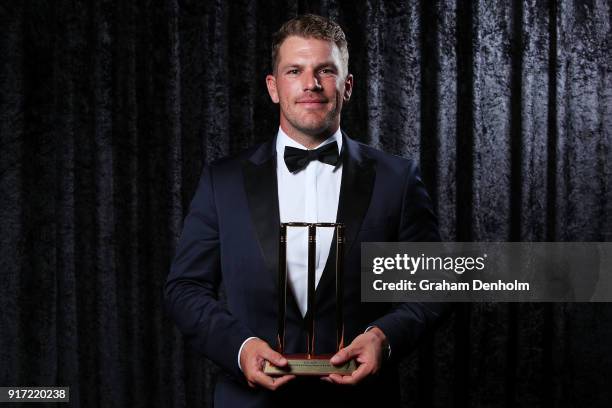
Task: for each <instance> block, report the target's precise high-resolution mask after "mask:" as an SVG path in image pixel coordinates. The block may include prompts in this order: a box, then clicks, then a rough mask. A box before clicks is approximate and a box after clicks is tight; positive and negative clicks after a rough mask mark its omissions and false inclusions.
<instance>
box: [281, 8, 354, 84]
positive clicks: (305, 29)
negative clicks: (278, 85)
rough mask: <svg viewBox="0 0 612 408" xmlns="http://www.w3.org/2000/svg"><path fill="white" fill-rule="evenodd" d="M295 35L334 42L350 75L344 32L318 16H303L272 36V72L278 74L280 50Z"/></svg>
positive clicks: (345, 69) (346, 71)
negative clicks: (284, 42)
mask: <svg viewBox="0 0 612 408" xmlns="http://www.w3.org/2000/svg"><path fill="white" fill-rule="evenodd" d="M292 35H295V36H297V37H302V38H316V39H317V40H325V41H332V42H334V43H335V44H336V46H338V49H339V50H340V56H341V58H342V64H343V67H342V68H344V71H345V74H348V59H349V53H348V45H347V42H346V36H345V35H344V31H342V28H341V27H340V25H338V24H337V23H335V22H333V21H331V20H329V19H327V18H325V17H322V16H318V15H316V14H302V15H300V16H297V17H295V18H292V19H291V20H289V21H287V22H286V23H285V24H283V25H282V26H281V28H280V29H279V30H278V31H277V32H275V33H274V35H273V36H272V71H273V72H276V68H277V64H278V50H279V49H280V47H281V45H282V44H283V41H285V40H286V39H287V37H290V36H292Z"/></svg>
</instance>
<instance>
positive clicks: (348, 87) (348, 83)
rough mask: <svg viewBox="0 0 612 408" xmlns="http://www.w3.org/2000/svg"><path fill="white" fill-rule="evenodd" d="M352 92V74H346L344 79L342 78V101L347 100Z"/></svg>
mask: <svg viewBox="0 0 612 408" xmlns="http://www.w3.org/2000/svg"><path fill="white" fill-rule="evenodd" d="M352 93H353V74H348V75H347V76H346V79H345V80H344V93H343V94H342V98H343V99H344V102H348V101H349V99H351V94H352Z"/></svg>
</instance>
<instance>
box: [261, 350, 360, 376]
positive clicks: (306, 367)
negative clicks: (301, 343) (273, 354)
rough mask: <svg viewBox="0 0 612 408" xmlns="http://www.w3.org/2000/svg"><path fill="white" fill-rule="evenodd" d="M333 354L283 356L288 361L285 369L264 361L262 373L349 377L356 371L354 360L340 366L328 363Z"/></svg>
mask: <svg viewBox="0 0 612 408" xmlns="http://www.w3.org/2000/svg"><path fill="white" fill-rule="evenodd" d="M332 356H333V354H322V355H315V356H308V355H307V354H289V355H285V358H286V359H287V361H288V364H287V367H282V368H281V367H276V366H274V365H272V364H270V362H268V361H266V363H265V365H264V370H263V371H264V373H265V374H268V375H273V376H275V375H285V374H294V375H312V376H321V377H322V376H325V375H329V374H340V375H350V374H351V373H352V372H353V371H355V370H356V369H357V364H356V363H355V360H350V361H348V362H346V363H345V364H343V365H341V366H335V365H333V364H332V363H330V362H329V359H330V358H332Z"/></svg>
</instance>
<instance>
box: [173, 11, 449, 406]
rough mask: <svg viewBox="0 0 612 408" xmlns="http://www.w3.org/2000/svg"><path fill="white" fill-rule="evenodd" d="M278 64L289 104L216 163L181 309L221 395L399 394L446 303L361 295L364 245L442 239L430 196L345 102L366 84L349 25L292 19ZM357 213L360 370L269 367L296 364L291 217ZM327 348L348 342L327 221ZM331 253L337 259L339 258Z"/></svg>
mask: <svg viewBox="0 0 612 408" xmlns="http://www.w3.org/2000/svg"><path fill="white" fill-rule="evenodd" d="M272 48H273V50H272V65H273V70H272V73H271V74H270V75H268V76H267V77H266V83H267V87H268V92H269V94H270V97H271V99H272V101H273V102H274V103H276V104H279V105H280V126H279V129H278V132H277V134H276V135H275V137H274V138H273V139H272V140H270V141H269V142H267V143H264V144H262V145H259V146H255V147H253V148H251V149H249V150H247V151H245V152H242V153H240V154H238V155H236V156H235V157H231V158H226V159H222V160H219V161H217V162H214V163H212V164H210V165H207V166H206V167H205V168H204V171H203V174H202V177H201V180H200V183H199V186H198V189H197V191H196V194H195V196H194V198H193V201H192V203H191V206H190V210H189V214H188V215H187V217H186V219H185V224H184V229H183V233H182V235H181V238H180V241H179V244H178V247H177V251H176V257H175V259H174V262H173V264H172V267H171V272H170V274H169V276H168V280H167V283H166V287H165V297H166V304H167V308H168V310H169V312H170V314H171V315H172V317H173V318H174V320H175V321H176V323H177V325H178V327H179V329H180V330H181V331H182V332H183V333H184V335H185V337H186V339H187V340H188V342H189V343H190V344H191V345H192V346H193V347H194V348H195V349H196V350H198V351H200V352H201V353H202V354H203V355H205V356H206V357H208V358H209V359H211V360H212V361H214V362H215V363H216V364H218V365H219V366H220V367H221V369H222V371H223V374H222V375H221V376H220V378H219V379H218V382H217V386H216V389H215V405H216V406H221V407H234V406H235V407H245V406H254V407H255V406H257V407H260V406H261V407H267V406H277V405H278V406H281V405H289V406H301V405H304V406H306V405H313V404H314V406H326V405H329V406H363V405H366V404H370V403H378V404H379V405H380V401H381V400H382V401H385V405H386V406H390V405H397V403H398V400H399V392H398V383H397V374H396V363H397V361H398V359H399V358H401V357H402V356H403V355H405V354H406V353H407V352H408V351H410V350H411V349H413V348H414V346H415V344H416V343H417V341H418V340H419V338H420V337H422V335H423V333H424V332H425V330H426V329H427V328H428V327H429V326H430V325H431V324H432V323H433V322H434V321H435V320H437V319H438V317H439V315H440V312H441V309H440V305H436V304H418V303H402V304H385V303H361V302H360V246H361V245H360V244H361V242H369V241H378V242H380V241H438V240H439V235H438V230H437V225H436V220H435V216H434V214H433V211H432V208H431V202H430V199H429V197H428V195H427V193H426V191H425V188H424V185H423V183H422V181H421V178H420V175H419V172H418V168H417V166H416V165H415V163H414V162H413V161H411V160H408V159H404V158H400V157H396V156H392V155H389V154H385V153H383V152H380V151H378V150H375V149H373V148H371V147H368V146H365V145H363V144H360V143H357V142H355V141H353V140H351V139H350V138H349V137H348V136H347V135H346V134H344V133H343V132H342V131H341V129H340V113H341V110H342V106H343V104H344V103H346V102H348V100H349V99H350V97H351V92H352V89H353V76H352V75H350V74H349V73H348V50H347V42H346V38H345V35H344V33H343V31H342V29H341V28H340V27H339V26H338V25H337V24H336V23H334V22H332V21H330V20H328V19H325V18H323V17H320V16H314V15H304V16H299V17H296V18H294V19H292V20H290V21H288V22H286V23H285V24H284V25H283V26H282V27H281V29H280V30H279V31H278V32H277V33H276V34H275V36H274V39H273V47H272ZM291 221H301V222H341V223H344V224H345V226H346V245H345V254H344V257H345V268H344V271H342V272H343V274H344V282H345V288H344V297H343V299H342V301H343V310H344V319H345V339H346V344H348V345H347V346H346V347H345V348H343V349H341V350H340V351H339V352H338V353H336V354H335V355H334V357H333V358H332V360H331V362H332V363H333V364H342V363H344V362H346V361H348V360H350V359H355V360H356V362H357V363H358V368H357V370H356V371H355V372H353V374H352V375H344V376H343V375H338V374H332V375H328V376H325V377H322V378H313V377H310V378H304V377H298V378H296V377H295V376H294V375H283V376H280V377H272V376H268V375H266V374H265V373H264V372H263V365H264V362H265V361H269V362H270V363H272V364H274V365H276V366H280V367H283V366H286V364H287V361H286V359H285V358H284V357H283V356H282V355H281V354H279V353H278V352H277V351H275V348H276V347H277V344H276V336H277V328H278V327H277V314H278V310H277V304H278V296H279V291H278V288H277V273H278V272H277V271H278V239H279V228H280V223H281V222H291ZM317 237H318V239H317V257H316V305H315V309H316V310H317V312H316V337H315V351H316V352H317V353H333V352H335V346H336V337H335V335H336V330H335V314H334V313H335V310H336V309H335V307H336V299H335V292H334V290H335V288H334V272H335V271H334V262H333V261H334V259H335V256H336V254H335V246H334V245H332V242H333V239H334V233H333V231H331V230H324V229H321V230H318V231H317ZM306 251H307V237H306V229H304V228H299V229H290V230H289V235H288V248H287V267H288V275H289V276H288V281H289V288H290V290H288V301H287V315H286V344H285V352H287V353H304V352H305V351H306V328H305V326H304V316H306V314H307V313H310V311H309V310H307V301H306V297H307V296H306V293H307V283H306V282H307V281H306V270H307V253H306ZM330 260H331V261H330Z"/></svg>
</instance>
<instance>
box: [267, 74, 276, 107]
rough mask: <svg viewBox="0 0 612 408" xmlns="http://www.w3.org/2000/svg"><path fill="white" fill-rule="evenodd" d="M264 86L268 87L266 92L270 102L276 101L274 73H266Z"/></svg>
mask: <svg viewBox="0 0 612 408" xmlns="http://www.w3.org/2000/svg"><path fill="white" fill-rule="evenodd" d="M266 86H267V87H268V93H269V94H270V98H271V99H272V102H274V103H278V102H279V99H278V90H277V89H276V78H275V77H274V75H272V74H270V75H266Z"/></svg>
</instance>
